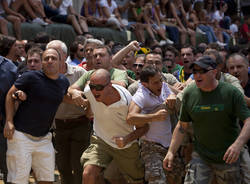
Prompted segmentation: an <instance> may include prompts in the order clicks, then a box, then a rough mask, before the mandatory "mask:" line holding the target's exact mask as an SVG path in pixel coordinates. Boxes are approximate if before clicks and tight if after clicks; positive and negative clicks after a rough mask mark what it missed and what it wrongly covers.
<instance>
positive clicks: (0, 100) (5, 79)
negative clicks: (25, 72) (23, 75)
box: [0, 56, 17, 118]
mask: <svg viewBox="0 0 250 184" xmlns="http://www.w3.org/2000/svg"><path fill="white" fill-rule="evenodd" d="M16 71H17V67H16V66H15V65H14V64H13V63H12V61H10V60H8V59H6V58H4V57H2V56H0V117H2V118H3V116H4V115H5V96H6V94H7V92H8V90H9V89H10V87H11V86H12V85H13V83H14V82H15V80H16Z"/></svg>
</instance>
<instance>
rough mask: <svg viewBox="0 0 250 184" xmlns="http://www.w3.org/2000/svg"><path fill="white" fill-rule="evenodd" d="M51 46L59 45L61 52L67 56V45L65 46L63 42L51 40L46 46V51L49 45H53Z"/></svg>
mask: <svg viewBox="0 0 250 184" xmlns="http://www.w3.org/2000/svg"><path fill="white" fill-rule="evenodd" d="M53 44H56V45H59V46H60V47H61V49H62V51H63V52H64V53H65V54H66V55H68V48H67V45H66V44H65V43H64V42H63V41H61V40H52V41H50V42H49V43H48V44H47V45H46V49H48V48H49V47H50V46H51V45H53Z"/></svg>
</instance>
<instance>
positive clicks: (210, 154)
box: [180, 82, 250, 163]
mask: <svg viewBox="0 0 250 184" xmlns="http://www.w3.org/2000/svg"><path fill="white" fill-rule="evenodd" d="M237 117H238V118H239V119H240V120H242V121H244V120H245V119H247V118H248V117H250V111H249V110H248V108H247V105H246V103H245V100H244V97H243V94H242V93H241V92H240V91H239V90H238V89H237V88H236V87H234V86H232V85H231V84H228V83H225V82H219V85H218V86H217V88H216V89H214V90H213V91H211V92H204V91H201V90H200V89H199V88H198V87H197V86H196V84H195V83H194V84H191V85H190V86H189V87H187V89H186V90H185V92H184V96H183V103H182V106H181V111H180V120H181V121H184V122H191V121H192V126H193V130H194V139H195V140H194V146H195V151H197V152H198V153H199V155H200V156H201V157H202V158H203V159H204V160H206V161H208V162H211V163H224V161H223V156H224V154H225V152H226V150H227V149H228V147H229V146H230V145H231V144H232V143H233V142H234V141H235V140H236V138H237V137H238V135H239V132H240V128H239V124H238V123H237V121H236V118H237Z"/></svg>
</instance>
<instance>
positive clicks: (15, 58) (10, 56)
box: [6, 54, 18, 62]
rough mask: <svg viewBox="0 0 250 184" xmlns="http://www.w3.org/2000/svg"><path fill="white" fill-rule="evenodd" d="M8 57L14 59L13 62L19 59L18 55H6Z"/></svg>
mask: <svg viewBox="0 0 250 184" xmlns="http://www.w3.org/2000/svg"><path fill="white" fill-rule="evenodd" d="M6 58H7V59H9V60H11V61H13V62H15V61H17V60H18V57H16V56H13V55H10V54H8V55H7V56H6Z"/></svg>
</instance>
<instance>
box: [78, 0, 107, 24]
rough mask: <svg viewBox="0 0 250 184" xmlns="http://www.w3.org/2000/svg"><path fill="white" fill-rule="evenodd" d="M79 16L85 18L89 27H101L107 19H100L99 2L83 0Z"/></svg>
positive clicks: (96, 0) (97, 0)
mask: <svg viewBox="0 0 250 184" xmlns="http://www.w3.org/2000/svg"><path fill="white" fill-rule="evenodd" d="M81 15H82V16H84V17H86V19H87V23H88V25H90V26H96V27H103V26H105V25H106V23H107V19H105V18H104V17H101V15H102V13H101V7H100V5H99V0H84V1H83V5H82V8H81Z"/></svg>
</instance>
